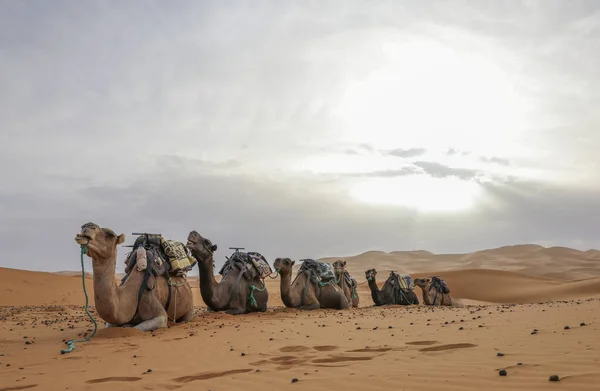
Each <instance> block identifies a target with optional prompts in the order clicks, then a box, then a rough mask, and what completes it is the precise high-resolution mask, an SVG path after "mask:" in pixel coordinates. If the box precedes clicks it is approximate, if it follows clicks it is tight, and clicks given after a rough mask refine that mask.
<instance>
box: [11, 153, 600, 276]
mask: <svg viewBox="0 0 600 391" xmlns="http://www.w3.org/2000/svg"><path fill="white" fill-rule="evenodd" d="M191 164H192V166H193V165H194V164H193V163H191ZM182 172H184V173H183V174H182ZM311 183H312V181H311V180H308V179H307V180H306V181H298V182H296V183H295V184H293V185H290V184H285V183H279V182H272V181H264V180H253V179H250V178H247V177H242V176H216V175H205V174H202V173H193V170H183V171H182V170H175V169H170V168H169V169H165V170H163V171H161V172H157V173H154V174H153V175H151V176H147V177H141V178H137V179H134V180H132V181H130V183H129V184H127V185H125V186H112V185H102V186H100V185H98V186H94V187H88V188H86V189H85V190H83V191H82V192H81V193H80V194H79V196H78V197H79V198H77V199H74V200H73V201H72V202H62V203H61V202H57V200H48V199H47V197H45V196H44V194H38V195H32V196H29V197H28V198H23V197H20V196H19V195H15V196H14V197H12V198H10V199H9V198H7V197H4V198H3V202H7V203H8V204H9V205H10V208H11V209H15V210H23V209H24V208H30V209H31V213H30V215H29V217H24V216H16V215H15V214H13V215H12V217H10V218H6V217H7V216H5V215H4V213H2V216H0V218H2V220H3V221H4V222H5V224H4V225H3V228H2V232H1V235H0V246H1V247H2V248H3V257H4V258H3V259H4V261H3V266H9V267H22V268H33V269H42V270H61V269H77V267H78V248H77V245H76V244H75V242H74V241H73V237H74V235H75V234H76V233H77V232H78V231H79V227H80V226H81V225H82V224H83V223H85V222H87V221H94V222H96V223H98V224H100V225H102V226H105V227H109V228H112V229H114V230H115V231H117V232H118V233H125V234H126V235H127V236H128V239H127V243H130V242H131V240H132V238H131V237H129V235H130V233H131V232H135V231H148V232H151V231H152V232H160V233H162V234H163V235H165V236H167V237H170V238H174V239H177V240H184V239H185V238H186V236H187V234H188V232H189V231H191V230H197V231H199V232H200V233H202V234H203V235H206V236H207V237H209V238H210V239H211V240H213V241H214V242H215V243H217V244H219V245H220V248H221V249H223V250H219V252H218V253H217V264H221V263H222V262H223V261H224V259H225V258H224V257H225V255H228V250H226V248H227V247H230V246H242V247H246V249H248V250H255V251H259V252H262V253H264V254H265V256H266V257H267V258H268V259H269V260H273V259H274V258H275V257H277V256H282V255H286V256H290V257H294V258H300V257H320V256H335V255H340V256H341V255H351V254H357V253H361V252H363V251H366V250H369V249H379V250H383V251H393V250H404V249H415V248H424V249H427V250H430V251H434V252H466V251H472V250H474V249H481V248H488V247H494V246H500V245H505V244H512V243H528V242H539V241H553V242H555V243H562V244H563V245H565V244H568V243H570V241H575V240H580V241H582V242H579V243H589V244H590V246H592V245H593V243H594V241H595V240H596V233H597V232H598V231H599V230H600V226H599V224H600V223H598V222H596V220H594V219H590V218H589V211H590V210H597V209H598V208H600V197H599V195H600V194H598V193H597V192H591V191H587V192H585V191H582V192H577V191H575V190H566V189H562V188H556V187H550V186H547V185H542V184H535V183H524V182H518V181H513V182H506V183H488V184H483V185H482V186H483V190H484V192H485V194H486V199H487V200H491V201H490V202H486V203H484V204H482V205H481V206H479V207H478V208H477V209H474V210H472V211H467V212H465V213H460V214H450V215H446V214H427V213H425V214H424V213H419V214H417V213H416V212H414V211H411V210H409V209H406V208H402V207H387V206H386V207H383V206H381V207H378V206H369V205H365V204H356V203H353V202H350V201H347V200H346V198H344V197H343V195H342V194H332V195H324V194H321V193H319V192H315V191H313V190H311ZM42 212H43V213H42ZM33 244H34V245H35V248H37V249H43V251H45V254H46V255H45V256H43V257H29V258H27V262H24V258H23V254H24V253H23V251H24V249H30V248H32V245H33ZM125 252H126V249H122V250H120V257H121V258H120V259H119V262H121V261H122V258H123V256H124V254H125ZM88 267H89V263H88Z"/></svg>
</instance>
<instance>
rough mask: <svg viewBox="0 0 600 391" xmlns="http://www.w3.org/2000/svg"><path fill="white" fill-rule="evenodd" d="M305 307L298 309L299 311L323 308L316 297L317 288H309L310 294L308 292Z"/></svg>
mask: <svg viewBox="0 0 600 391" xmlns="http://www.w3.org/2000/svg"><path fill="white" fill-rule="evenodd" d="M304 303H305V304H304V305H302V306H299V307H297V308H298V309H299V310H305V311H310V310H317V309H319V308H321V304H320V303H319V300H318V299H317V296H316V295H315V287H314V286H312V284H311V286H310V287H309V288H308V292H306V300H305V301H304Z"/></svg>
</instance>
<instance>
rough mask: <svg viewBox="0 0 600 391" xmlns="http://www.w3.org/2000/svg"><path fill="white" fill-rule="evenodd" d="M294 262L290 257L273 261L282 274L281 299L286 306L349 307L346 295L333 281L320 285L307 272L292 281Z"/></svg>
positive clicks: (298, 307) (299, 307) (307, 307)
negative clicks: (313, 281) (312, 280)
mask: <svg viewBox="0 0 600 391" xmlns="http://www.w3.org/2000/svg"><path fill="white" fill-rule="evenodd" d="M294 264H295V261H292V260H291V259H289V258H277V259H276V260H275V262H274V263H273V267H274V268H275V270H276V271H277V272H278V273H279V274H280V275H281V285H280V286H281V300H282V301H283V304H285V306H286V307H289V308H297V309H301V310H314V309H318V308H334V309H338V310H342V309H346V308H348V300H347V299H346V295H344V292H343V291H342V289H341V288H340V287H339V286H337V285H335V284H334V283H333V282H332V283H326V284H325V285H323V286H320V284H315V283H312V282H311V281H310V280H309V276H308V274H307V273H298V275H297V276H296V278H295V279H294V281H293V282H292V281H291V280H292V266H294Z"/></svg>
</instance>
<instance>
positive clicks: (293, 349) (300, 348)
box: [279, 345, 310, 353]
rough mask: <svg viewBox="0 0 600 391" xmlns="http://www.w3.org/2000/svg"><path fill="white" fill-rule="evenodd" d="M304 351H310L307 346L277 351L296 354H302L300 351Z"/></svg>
mask: <svg viewBox="0 0 600 391" xmlns="http://www.w3.org/2000/svg"><path fill="white" fill-rule="evenodd" d="M306 350H310V348H309V347H307V346H303V345H293V346H284V347H282V348H280V349H279V351H280V352H285V353H297V352H302V351H306Z"/></svg>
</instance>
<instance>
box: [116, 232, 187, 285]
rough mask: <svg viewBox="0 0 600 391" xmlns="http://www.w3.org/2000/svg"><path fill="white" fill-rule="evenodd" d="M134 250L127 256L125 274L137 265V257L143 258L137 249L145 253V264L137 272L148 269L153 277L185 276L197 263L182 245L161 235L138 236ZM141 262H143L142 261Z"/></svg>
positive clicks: (139, 266)
mask: <svg viewBox="0 0 600 391" xmlns="http://www.w3.org/2000/svg"><path fill="white" fill-rule="evenodd" d="M132 247H133V248H134V249H135V250H134V251H132V252H131V253H129V254H128V255H127V259H126V260H125V274H126V275H129V273H130V272H131V270H132V269H133V267H134V266H136V265H138V257H142V258H144V257H143V254H142V252H141V251H139V249H140V248H141V249H144V250H145V251H146V260H147V263H146V265H145V266H142V265H138V270H140V271H141V270H144V269H145V267H149V268H150V270H151V271H152V274H153V275H154V276H161V275H164V276H165V277H167V278H168V275H169V274H171V275H174V276H180V277H181V276H185V275H186V274H187V272H188V271H190V270H192V268H193V267H194V265H195V264H196V263H197V261H196V260H195V259H194V258H193V257H192V256H191V255H189V254H188V252H187V249H186V248H185V246H184V244H183V243H181V242H177V241H174V240H166V239H164V238H163V237H162V236H161V235H150V234H149V235H140V236H138V238H137V239H136V240H135V242H134V244H133V246H132ZM142 262H143V261H142Z"/></svg>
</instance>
